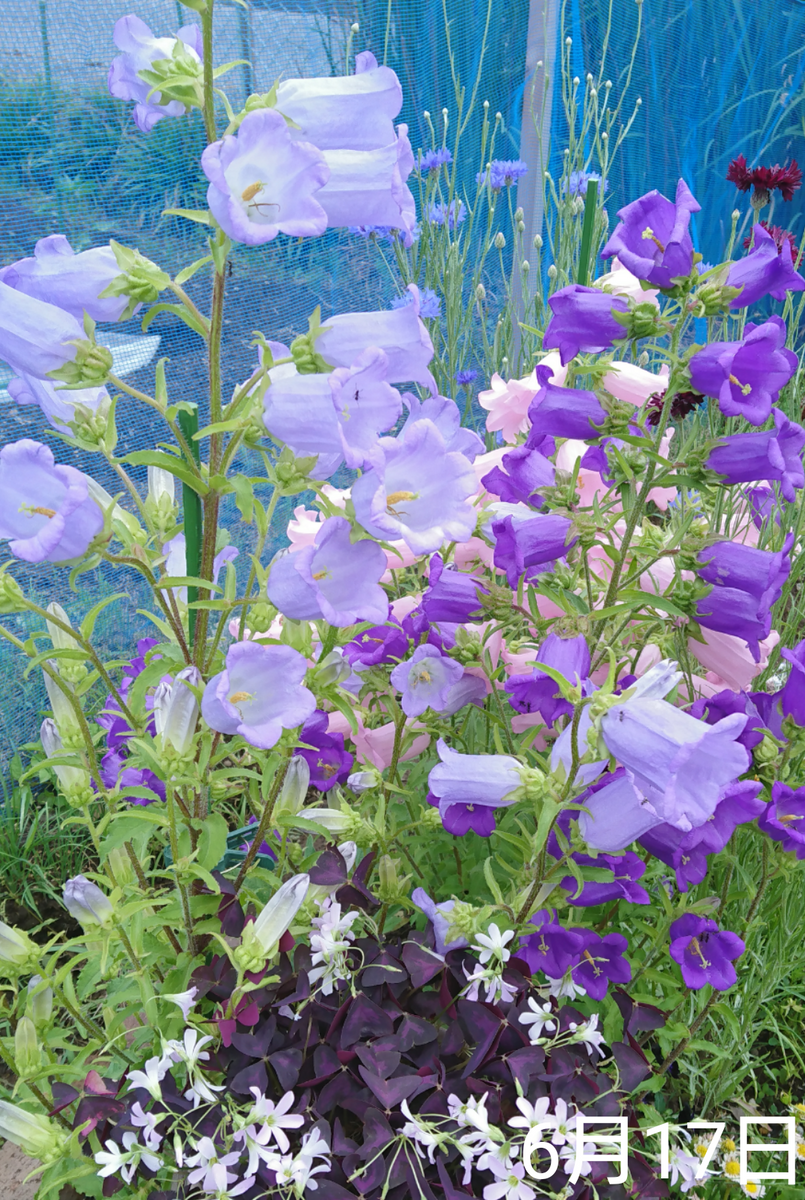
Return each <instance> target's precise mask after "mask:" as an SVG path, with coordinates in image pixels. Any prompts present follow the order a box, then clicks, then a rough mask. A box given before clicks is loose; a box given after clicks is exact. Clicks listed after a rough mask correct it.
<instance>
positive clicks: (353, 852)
mask: <svg viewBox="0 0 805 1200" xmlns="http://www.w3.org/2000/svg"><path fill="white" fill-rule="evenodd" d="M338 852H339V854H340V855H341V857H342V858H343V860H344V862H345V863H346V867H347V874H348V875H351V874H352V868H353V867H354V866H355V860H356V859H357V857H358V847H357V845H356V844H355V842H340V843H339V846H338Z"/></svg>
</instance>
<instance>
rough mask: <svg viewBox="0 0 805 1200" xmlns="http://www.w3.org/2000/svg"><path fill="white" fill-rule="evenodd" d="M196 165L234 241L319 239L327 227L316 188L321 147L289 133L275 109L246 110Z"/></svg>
mask: <svg viewBox="0 0 805 1200" xmlns="http://www.w3.org/2000/svg"><path fill="white" fill-rule="evenodd" d="M201 167H202V170H203V171H204V174H205V175H206V176H207V178H208V179H209V181H210V186H209V188H208V189H207V203H208V204H209V206H210V211H211V212H212V215H213V216H214V217H215V219H216V221H217V222H218V224H219V225H220V226H221V228H222V229H223V231H224V233H226V234H228V235H229V237H231V238H232V240H233V241H234V242H240V243H242V244H243V245H245V246H260V245H262V244H263V243H264V242H271V241H273V240H274V238H275V237H276V236H277V234H278V233H285V234H288V235H289V236H290V237H318V235H319V234H322V233H324V230H325V229H326V228H327V214H326V213H325V211H324V208H323V207H322V205H321V203H320V200H319V192H320V190H321V188H322V185H323V184H324V183H326V181H327V179H328V178H329V174H330V169H329V167H328V166H327V163H326V162H325V161H324V155H323V154H322V153H321V151H320V150H318V149H317V148H316V147H315V146H312V145H311V144H310V143H309V142H298V141H295V140H294V139H293V138H292V137H291V133H290V130H289V129H288V126H287V124H286V122H285V120H284V119H283V117H282V115H281V114H280V113H278V112H277V111H276V109H273V108H261V109H256V110H255V111H254V112H250V113H247V114H246V116H245V117H244V118H243V120H242V122H241V124H240V126H239V128H238V131H237V133H236V134H235V135H234V136H233V135H230V134H227V136H226V137H224V138H222V139H221V141H218V142H213V143H212V144H211V145H209V146H207V148H206V150H205V151H204V153H203V154H202V156H201Z"/></svg>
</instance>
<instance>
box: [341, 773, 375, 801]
mask: <svg viewBox="0 0 805 1200" xmlns="http://www.w3.org/2000/svg"><path fill="white" fill-rule="evenodd" d="M380 783H381V779H380V773H379V772H378V771H354V772H353V774H352V775H350V776H349V778H348V779H347V787H348V788H349V790H350V791H351V792H354V793H355V795H356V796H362V795H363V793H364V792H369V791H371V790H372V788H376V787H379V786H380Z"/></svg>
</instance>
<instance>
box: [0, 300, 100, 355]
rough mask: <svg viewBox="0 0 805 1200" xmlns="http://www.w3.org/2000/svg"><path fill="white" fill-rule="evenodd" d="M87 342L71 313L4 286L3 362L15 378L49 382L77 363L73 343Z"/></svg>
mask: <svg viewBox="0 0 805 1200" xmlns="http://www.w3.org/2000/svg"><path fill="white" fill-rule="evenodd" d="M85 338H86V334H85V332H84V328H83V326H82V325H81V323H80V322H79V321H77V320H76V318H75V317H74V316H73V315H72V314H71V313H68V312H65V310H64V309H63V308H57V306H56V305H55V304H47V303H46V302H45V301H44V300H38V299H37V298H36V297H34V296H27V295H26V294H25V292H20V291H17V289H16V288H13V287H9V285H8V284H7V283H2V282H0V358H2V359H3V360H4V361H5V362H7V363H8V365H9V366H10V367H11V369H12V371H14V372H15V374H17V375H34V376H35V377H36V378H37V379H45V378H46V377H47V375H48V374H49V373H50V372H51V371H59V370H61V368H62V367H63V366H64V365H65V364H66V363H69V362H72V361H73V359H74V358H75V357H76V352H77V351H76V346H75V345H73V344H72V343H73V342H80V341H84V340H85Z"/></svg>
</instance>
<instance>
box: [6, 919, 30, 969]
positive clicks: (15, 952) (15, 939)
mask: <svg viewBox="0 0 805 1200" xmlns="http://www.w3.org/2000/svg"><path fill="white" fill-rule="evenodd" d="M35 954H36V947H35V946H34V944H33V942H32V941H31V939H30V938H29V937H28V935H27V933H23V932H22V930H21V929H12V928H11V926H10V925H6V923H5V922H4V921H0V963H8V964H9V965H10V966H13V967H21V966H22V965H23V963H25V962H27V961H28V959H30V958H31V957H32V956H35Z"/></svg>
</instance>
